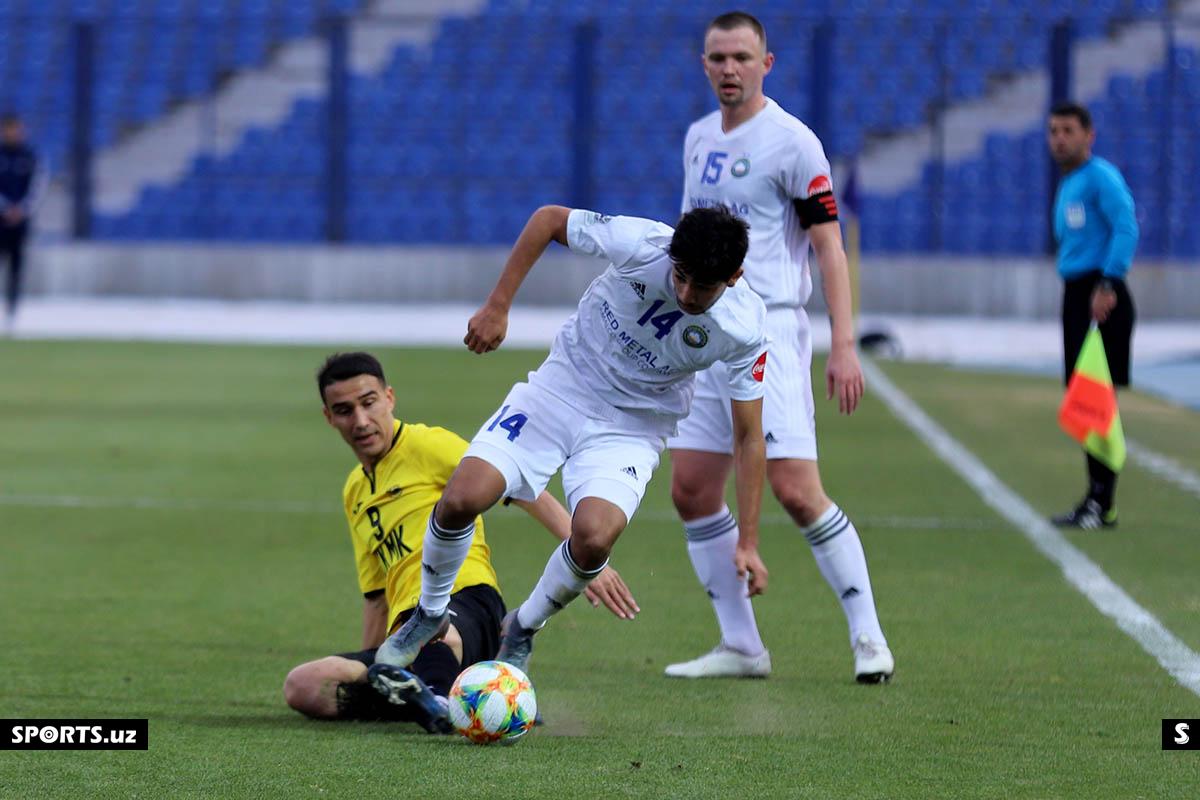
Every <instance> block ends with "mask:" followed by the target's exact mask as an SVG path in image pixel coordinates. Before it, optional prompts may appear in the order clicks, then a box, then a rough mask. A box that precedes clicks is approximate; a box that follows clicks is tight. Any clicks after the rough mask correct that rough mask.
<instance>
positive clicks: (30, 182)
mask: <svg viewBox="0 0 1200 800" xmlns="http://www.w3.org/2000/svg"><path fill="white" fill-rule="evenodd" d="M37 172H38V161H37V155H36V154H35V153H34V152H33V148H31V147H30V146H29V143H28V142H27V141H26V136H25V124H24V123H23V122H22V121H21V118H20V117H18V116H17V115H16V114H11V113H6V114H4V115H3V116H0V258H3V259H4V262H5V263H6V264H7V266H8V282H7V289H6V293H5V311H6V316H5V324H6V326H7V328H8V329H9V330H11V329H12V327H13V325H14V324H15V322H16V317H17V302H18V300H19V299H20V296H21V271H22V267H23V266H24V263H25V241H26V239H27V238H28V236H29V223H30V217H31V216H32V214H33V208H34V201H35V199H36V194H37V192H36V191H35V190H36V183H37Z"/></svg>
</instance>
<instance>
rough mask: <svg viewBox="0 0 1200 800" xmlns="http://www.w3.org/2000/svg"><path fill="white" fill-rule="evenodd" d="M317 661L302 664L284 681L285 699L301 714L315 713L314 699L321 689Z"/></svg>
mask: <svg viewBox="0 0 1200 800" xmlns="http://www.w3.org/2000/svg"><path fill="white" fill-rule="evenodd" d="M315 666H316V663H315V662H311V661H310V662H309V663H307V664H301V665H300V666H298V667H296V668H295V669H293V670H292V671H291V672H289V673H288V674H287V677H286V678H285V679H284V681H283V699H284V702H286V703H287V704H288V706H289V707H290V708H293V709H295V710H296V711H299V712H300V713H301V714H309V715H311V714H312V713H313V707H314V701H315V699H316V697H317V695H318V693H319V690H320V680H319V677H318V675H319V673H318V670H316V669H315Z"/></svg>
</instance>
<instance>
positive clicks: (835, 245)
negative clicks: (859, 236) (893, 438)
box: [808, 221, 866, 414]
mask: <svg viewBox="0 0 1200 800" xmlns="http://www.w3.org/2000/svg"><path fill="white" fill-rule="evenodd" d="M808 235H809V237H810V238H811V239H812V246H813V253H815V254H816V256H817V265H818V266H819V267H820V268H821V285H822V286H823V287H825V305H826V306H828V307H829V319H830V321H831V322H832V323H833V342H832V344H831V346H830V349H829V360H828V361H827V362H826V364H825V399H826V400H829V399H831V398H833V397H835V396H836V397H837V401H838V411H840V412H842V413H843V414H853V413H854V410H855V409H856V408H858V402H859V400H861V399H862V396H863V391H865V389H866V382H865V381H864V379H863V374H862V365H861V364H859V363H858V350H857V348H856V342H855V337H854V315H853V312H852V311H851V302H850V301H851V298H850V267H849V265H848V264H847V263H846V249H845V247H843V246H842V229H841V228H840V227H839V226H838V223H837V222H836V221H834V222H821V223H818V224H816V225H813V226H812V227H811V228H809V229H808Z"/></svg>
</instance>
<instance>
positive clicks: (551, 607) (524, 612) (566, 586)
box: [517, 539, 608, 630]
mask: <svg viewBox="0 0 1200 800" xmlns="http://www.w3.org/2000/svg"><path fill="white" fill-rule="evenodd" d="M570 542H571V540H570V539H567V541H565V542H563V543H562V544H561V545H559V546H558V547H556V548H555V549H554V553H553V554H551V556H550V560H549V561H547V562H546V569H545V571H544V572H542V577H541V578H540V579H538V582H537V586H535V587H533V592H532V593H531V594H530V595H529V597H527V598H526V599H525V602H524V603H522V604H521V607H520V608H518V609H517V624H519V625H520V626H521V627H522V628H527V629H529V630H537V629H538V628H540V627H542V626H543V625H545V624H546V620H548V619H550V617H552V616H554V615H555V614H557V613H558V612H559V611H562V610H563V608H565V607H566V605H567V603H570V602H571V601H572V600H574V599H575V598H576V597H578V596H579V595H580V594H582V593H583V590H584V589H586V588H587V587H588V584H589V583H591V582H592V581H593V580H594V579H595V578H596V576H597V575H599V574H600V573H601V572H603V571H604V568H605V567H607V566H608V560H607V559H605V561H604V563H603V564H601V565H600V566H599V567H597V568H596V569H592V570H587V569H583V568H582V567H580V566H579V565H578V564H576V563H575V559H573V558H571V547H570Z"/></svg>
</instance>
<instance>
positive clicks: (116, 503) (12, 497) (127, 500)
mask: <svg viewBox="0 0 1200 800" xmlns="http://www.w3.org/2000/svg"><path fill="white" fill-rule="evenodd" d="M0 506H24V507H27V508H122V509H132V510H137V511H147V510H149V511H227V512H235V513H246V512H251V513H263V514H336V515H339V516H340V515H341V513H342V510H341V504H340V503H339V502H338V501H337V500H336V498H333V499H331V500H330V501H329V502H328V503H303V502H291V501H284V500H276V501H254V500H248V501H237V500H234V501H229V500H209V499H204V498H198V497H197V498H187V497H87V496H82V495H67V494H0ZM497 512H500V513H505V514H522V513H524V512H523V511H520V510H518V509H513V508H509V509H505V508H496V509H493V510H492V511H489V512H488V513H489V514H494V513H497ZM635 519H636V520H637V521H639V522H653V523H669V524H672V525H679V518H678V517H676V516H675V514H674V513H671V512H665V511H652V512H645V513H640V514H638V515H637V517H636V518H635ZM855 520H856V521H858V522H859V524H861V525H862V526H863V527H874V528H896V529H901V530H935V529H936V530H947V529H949V530H977V529H981V528H988V527H991V526H992V525H993V523H992V522H991V521H990V520H986V519H982V518H979V517H961V518H957V519H956V518H945V517H901V516H883V517H855ZM762 522H763V524H774V525H791V524H793V523H792V521H791V519H790V518H789V517H788V516H787V515H786V514H763V515H762ZM681 535H682V533H681Z"/></svg>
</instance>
